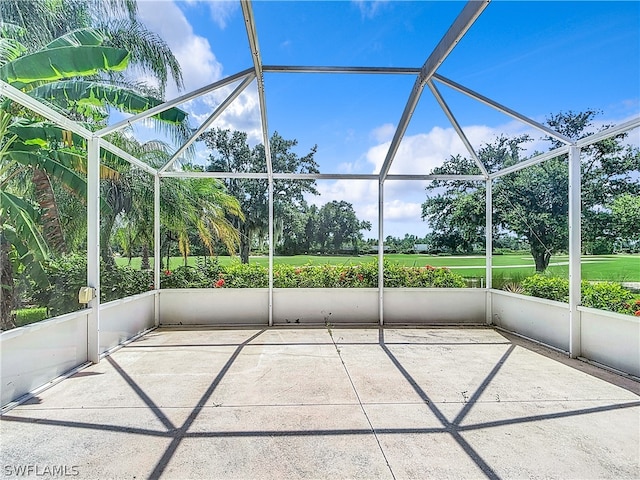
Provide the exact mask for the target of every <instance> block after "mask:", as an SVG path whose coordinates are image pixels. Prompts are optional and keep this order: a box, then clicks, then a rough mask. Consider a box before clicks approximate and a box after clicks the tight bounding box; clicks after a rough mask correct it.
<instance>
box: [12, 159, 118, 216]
mask: <svg viewBox="0 0 640 480" xmlns="http://www.w3.org/2000/svg"><path fill="white" fill-rule="evenodd" d="M47 153H51V154H52V155H51V156H52V157H53V156H58V157H61V156H62V155H59V154H60V152H52V151H47V150H42V149H40V150H38V151H37V152H34V151H20V150H15V149H13V148H12V149H9V150H8V151H7V153H6V156H7V157H8V158H9V159H11V160H13V161H15V162H18V163H20V164H22V165H29V166H37V167H38V168H40V169H42V170H44V171H45V172H47V174H48V175H49V176H51V177H54V178H56V179H58V180H59V181H60V182H61V183H62V184H63V185H64V186H65V187H66V188H67V190H69V191H70V192H71V193H73V194H74V195H75V196H76V197H78V199H80V200H81V201H82V202H84V201H86V198H87V181H86V180H85V179H84V178H82V177H81V176H80V175H78V173H77V172H75V171H74V170H72V169H71V168H69V167H67V166H66V165H63V164H62V163H60V162H58V161H57V160H54V159H53V158H50V157H49V156H47V155H46V154H47ZM100 209H101V210H102V211H104V212H111V211H112V209H111V206H110V205H109V204H108V203H107V202H105V201H104V199H101V200H100Z"/></svg>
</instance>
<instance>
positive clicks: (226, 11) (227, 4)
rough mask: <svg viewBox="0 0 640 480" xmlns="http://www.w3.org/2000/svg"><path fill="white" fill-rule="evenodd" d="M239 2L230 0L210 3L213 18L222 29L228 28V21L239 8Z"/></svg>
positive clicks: (218, 0) (216, 0)
mask: <svg viewBox="0 0 640 480" xmlns="http://www.w3.org/2000/svg"><path fill="white" fill-rule="evenodd" d="M239 5H240V4H239V2H235V1H230V0H214V1H212V2H209V11H210V12H211V18H212V19H213V21H214V22H216V24H217V25H218V27H220V28H221V29H223V30H224V29H225V28H226V27H227V21H228V20H229V18H231V16H232V15H233V14H234V13H235V11H236V10H237V9H238V8H239Z"/></svg>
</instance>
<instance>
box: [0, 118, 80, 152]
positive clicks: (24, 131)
mask: <svg viewBox="0 0 640 480" xmlns="http://www.w3.org/2000/svg"><path fill="white" fill-rule="evenodd" d="M7 130H8V132H9V133H12V134H15V135H17V136H18V138H19V139H20V140H21V141H22V142H23V143H24V144H25V145H37V146H38V147H41V148H47V147H49V146H50V145H51V143H53V142H58V143H61V144H62V143H68V142H70V143H71V144H72V145H75V146H77V147H80V148H85V146H86V141H85V139H84V138H83V137H81V136H80V135H77V134H75V133H72V132H69V131H68V130H64V129H62V128H60V127H58V126H57V125H55V124H53V123H48V122H35V123H26V122H22V123H16V124H14V125H11V126H10V127H9V128H8V129H7Z"/></svg>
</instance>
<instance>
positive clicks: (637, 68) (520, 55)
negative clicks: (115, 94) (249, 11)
mask: <svg viewBox="0 0 640 480" xmlns="http://www.w3.org/2000/svg"><path fill="white" fill-rule="evenodd" d="M463 6H464V3H462V2H450V1H438V2H409V1H375V2H360V1H331V2H312V1H285V2H269V1H257V2H254V4H253V9H254V15H255V21H256V27H257V32H258V40H259V44H260V50H261V53H262V58H263V63H264V64H269V65H344V66H347V65H355V66H390V67H420V66H422V64H423V63H424V61H425V60H426V58H427V57H428V55H429V53H430V52H431V50H432V49H433V47H434V46H435V45H436V44H437V43H438V41H439V40H440V38H441V37H442V35H443V34H444V33H445V32H446V30H447V28H448V27H449V25H450V23H451V22H452V21H453V20H454V19H455V17H456V15H457V14H458V13H459V11H460V10H461V9H462V7H463ZM140 11H141V16H142V19H143V21H145V23H147V25H148V26H149V27H150V28H151V29H152V30H155V31H157V32H158V33H160V35H161V36H163V38H165V39H166V40H167V42H168V43H169V45H170V46H171V47H172V49H173V50H174V52H175V53H176V55H177V56H178V59H179V60H180V62H181V64H182V66H183V70H184V74H185V83H186V89H185V91H189V90H193V89H195V88H198V87H201V86H203V85H206V84H208V83H211V82H213V81H215V80H218V79H220V78H223V77H226V76H228V75H231V74H234V73H236V72H238V71H240V70H243V69H246V68H249V67H251V65H252V63H251V56H250V52H249V46H248V43H247V35H246V31H245V28H244V20H243V18H242V11H241V8H240V5H239V3H238V2H211V1H206V2H198V1H187V2H175V1H169V0H166V1H161V2H158V1H143V2H141V4H140ZM438 73H439V74H441V75H443V76H446V77H448V78H450V79H452V80H454V81H456V82H459V83H462V84H463V85H465V86H467V87H469V88H471V89H473V90H476V91H477V92H479V93H481V94H483V95H485V96H488V97H490V98H492V99H493V100H496V101H498V102H500V103H502V104H504V105H506V106H508V107H510V108H512V109H514V110H516V111H518V112H520V113H522V114H524V115H527V116H529V117H531V118H533V119H535V120H538V121H541V122H542V121H544V119H545V117H546V116H548V115H549V114H552V113H557V112H560V111H567V110H574V111H581V110H585V109H596V110H599V111H601V112H602V114H601V115H600V116H599V117H598V121H599V123H600V124H615V123H619V122H621V121H624V120H627V119H629V118H631V117H634V116H638V114H639V113H640V2H632V1H628V2H609V1H603V2H595V1H590V2H577V1H573V2H555V1H543V2H522V1H501V0H494V1H493V2H491V4H489V6H488V7H487V8H486V9H485V11H484V13H483V14H482V15H481V17H480V18H479V19H478V20H477V21H476V23H475V24H474V26H473V27H472V28H471V30H470V31H469V32H468V33H467V35H466V36H465V37H464V38H463V39H462V41H461V42H460V43H459V45H458V46H457V47H456V48H455V49H454V51H453V52H452V53H451V54H450V56H449V57H448V58H447V60H446V61H445V62H444V64H443V65H442V66H441V67H440V69H439V70H438ZM413 81H414V77H412V76H402V75H397V76H380V75H366V76H362V75H334V74H332V75H326V74H324V75H323V74H304V75H301V74H295V75H294V74H265V91H266V100H267V113H268V116H269V130H270V133H272V132H273V131H275V130H277V131H278V132H279V133H280V134H281V135H282V136H283V137H285V138H289V139H294V138H295V139H297V140H298V142H299V145H298V147H297V151H298V153H299V154H301V155H303V154H305V153H306V152H307V151H308V150H309V149H310V148H311V147H312V146H313V145H318V153H317V154H316V160H317V161H318V163H319V164H320V170H321V171H322V172H323V173H374V172H376V171H378V170H379V167H380V164H381V162H382V160H383V159H384V156H385V154H386V149H387V148H388V144H389V141H390V139H391V137H392V136H393V131H394V129H395V126H396V125H397V123H398V120H399V119H400V116H401V114H402V110H403V108H404V105H405V103H406V100H407V98H408V96H409V92H410V90H411V87H412V86H413ZM439 88H440V90H441V93H442V94H443V96H444V97H445V99H446V101H447V102H448V104H449V105H450V107H451V109H452V110H453V112H454V114H455V115H456V117H457V119H458V121H459V123H460V124H461V125H462V126H463V129H464V130H465V132H466V133H467V135H468V136H469V138H470V140H471V142H472V143H473V145H474V146H475V147H476V148H478V147H479V146H480V145H482V144H483V143H485V142H487V141H490V140H491V139H492V138H494V137H495V136H496V135H498V134H502V133H504V134H517V133H532V132H531V131H530V129H528V128H527V127H526V126H523V125H520V124H518V123H517V122H514V121H512V120H511V119H510V118H509V117H506V116H503V115H502V114H500V113H497V112H494V111H492V110H491V109H489V108H488V107H486V106H483V105H481V104H479V103H476V102H474V101H472V100H470V99H468V98H466V97H464V96H462V95H460V94H458V93H457V92H454V91H452V90H449V89H448V88H447V87H445V86H441V87H439ZM230 90H231V88H229V89H225V90H224V91H221V92H217V93H215V94H212V95H209V96H208V97H206V98H204V99H201V100H197V101H193V102H190V103H189V104H187V105H184V106H183V108H185V109H186V110H188V111H189V112H190V113H191V117H192V121H193V124H194V125H197V124H198V123H199V122H201V121H203V120H204V119H205V118H206V117H207V116H208V115H209V113H210V112H211V111H212V108H215V106H216V105H217V104H219V103H220V102H221V101H222V99H223V98H224V96H225V95H226V94H228V93H229V92H230ZM180 93H184V91H183V92H180ZM180 93H179V92H177V91H176V90H175V88H170V89H169V92H168V97H169V98H170V97H175V96H177V95H178V94H180ZM214 126H220V127H223V128H236V129H240V130H244V131H247V133H248V134H249V137H250V138H251V139H252V141H253V142H259V141H261V130H260V120H259V104H258V101H257V94H256V89H255V87H254V86H251V87H250V88H249V89H248V90H247V91H246V92H245V93H244V94H243V95H242V96H241V97H239V98H238V99H237V100H236V102H234V104H233V105H232V106H231V107H230V109H229V111H228V112H226V113H225V114H224V115H223V116H222V117H221V118H220V120H219V122H217V123H216V124H214ZM534 137H535V138H538V137H539V135H537V134H534ZM631 141H632V142H633V143H635V144H636V145H637V144H640V133H638V131H637V130H636V131H635V132H633V134H632V137H631ZM531 148H532V149H533V148H538V149H542V148H546V147H545V145H544V143H543V142H534V143H533V144H532V145H531ZM199 153H200V155H201V156H205V155H206V152H199ZM455 153H464V149H463V147H462V144H461V142H460V141H459V140H458V139H457V137H456V135H455V133H454V132H453V129H452V128H451V126H450V124H449V123H448V121H447V119H446V117H445V116H444V115H443V114H442V112H441V111H440V109H439V107H438V106H437V104H436V102H435V100H434V99H433V96H432V95H431V93H430V92H429V91H428V90H427V89H425V91H424V93H423V95H422V98H421V101H420V103H419V105H418V107H417V109H416V112H415V114H414V116H413V118H412V121H411V123H410V125H409V128H408V129H407V133H406V136H405V138H404V140H403V142H402V144H401V148H400V150H399V152H398V156H397V159H396V161H395V162H394V164H393V166H392V170H391V172H392V173H428V172H429V171H430V170H431V169H432V168H433V167H435V166H437V165H439V164H440V163H441V162H442V161H443V160H444V159H446V158H447V157H448V156H449V155H451V154H455ZM424 186H425V183H424V182H390V183H389V184H388V186H387V187H386V189H385V218H386V221H385V235H386V234H390V235H396V236H401V235H403V234H404V233H413V234H417V235H423V234H424V233H426V225H425V224H424V223H423V222H422V221H421V219H420V203H421V202H422V201H423V200H424V196H425V193H424ZM319 189H320V191H321V192H322V196H321V197H320V198H316V199H310V201H313V202H315V203H318V204H323V203H325V202H327V201H330V200H334V199H336V200H343V199H344V200H347V201H349V202H351V203H353V204H354V207H355V208H356V211H357V213H358V215H359V216H360V218H363V219H365V218H366V219H367V220H370V221H372V223H373V224H374V231H372V232H371V235H370V236H375V228H377V185H376V183H375V182H365V181H337V182H329V181H323V182H319Z"/></svg>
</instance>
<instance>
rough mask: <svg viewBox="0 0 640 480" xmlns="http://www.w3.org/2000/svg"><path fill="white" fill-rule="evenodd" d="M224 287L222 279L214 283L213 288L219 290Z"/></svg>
mask: <svg viewBox="0 0 640 480" xmlns="http://www.w3.org/2000/svg"><path fill="white" fill-rule="evenodd" d="M223 285H224V278H221V279H219V280H218V281H217V282H216V283H215V287H216V288H220V287H222V286H223Z"/></svg>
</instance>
